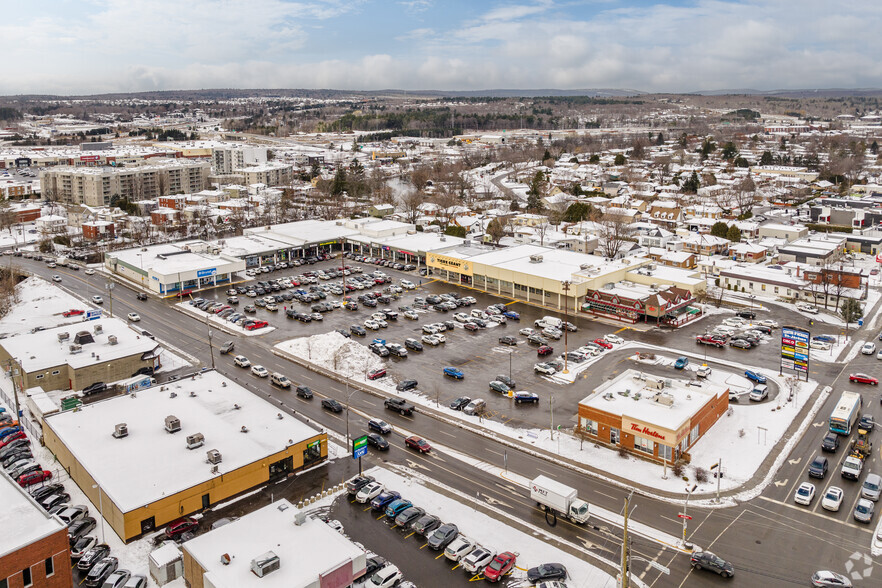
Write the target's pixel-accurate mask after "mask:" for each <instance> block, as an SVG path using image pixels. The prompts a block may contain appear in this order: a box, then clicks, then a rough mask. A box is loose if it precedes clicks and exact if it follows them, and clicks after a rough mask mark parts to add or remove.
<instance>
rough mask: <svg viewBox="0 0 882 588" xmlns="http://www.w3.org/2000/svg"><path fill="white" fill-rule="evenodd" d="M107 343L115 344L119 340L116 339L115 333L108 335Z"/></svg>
mask: <svg viewBox="0 0 882 588" xmlns="http://www.w3.org/2000/svg"><path fill="white" fill-rule="evenodd" d="M107 343H108V345H116V344H117V343H119V341H117V339H116V335H108V337H107Z"/></svg>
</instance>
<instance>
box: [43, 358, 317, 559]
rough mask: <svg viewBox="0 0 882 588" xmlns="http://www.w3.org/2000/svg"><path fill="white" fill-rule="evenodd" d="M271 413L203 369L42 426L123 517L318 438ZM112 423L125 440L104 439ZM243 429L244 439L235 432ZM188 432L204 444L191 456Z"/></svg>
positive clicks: (276, 412) (313, 432)
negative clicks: (121, 426)
mask: <svg viewBox="0 0 882 588" xmlns="http://www.w3.org/2000/svg"><path fill="white" fill-rule="evenodd" d="M172 393H174V397H172ZM237 406H238V407H239V408H237ZM279 414H280V413H279V410H278V408H277V407H275V406H274V405H272V404H270V403H269V402H267V401H265V400H263V399H262V398H260V397H259V396H257V395H255V394H252V393H251V392H249V391H248V390H246V389H245V388H243V387H242V386H240V385H239V384H236V383H235V382H233V381H232V380H228V379H227V378H225V377H224V376H222V375H221V374H219V373H217V372H215V371H207V372H204V373H202V374H199V375H197V376H195V377H194V378H193V379H184V380H178V381H176V382H174V383H171V384H168V385H167V386H163V387H160V386H153V387H152V388H146V389H141V390H138V392H137V394H131V395H126V396H117V397H114V398H110V399H108V400H103V401H100V402H93V403H90V404H86V405H84V406H83V407H82V408H81V409H80V410H78V411H67V412H63V413H59V414H55V415H52V416H50V417H47V418H46V421H45V422H46V425H47V426H49V427H50V428H51V429H52V430H53V431H55V433H56V434H57V435H58V438H59V439H60V440H61V442H62V443H64V445H65V446H66V447H67V448H68V449H69V450H70V452H71V453H72V454H73V456H74V457H75V458H76V460H77V461H78V462H79V463H80V465H82V467H83V468H84V469H85V470H86V471H87V472H88V473H89V475H90V476H91V477H92V478H93V479H94V480H95V482H96V483H97V484H99V485H100V486H101V489H102V491H103V492H104V493H105V494H107V496H109V497H110V498H112V499H113V502H114V504H116V505H117V506H118V507H119V508H120V510H122V512H129V511H131V510H133V509H135V508H138V507H141V506H144V505H146V504H149V503H151V502H154V501H156V500H159V499H161V498H163V497H165V496H169V495H172V494H175V493H177V492H180V491H182V490H185V489H187V488H192V487H193V486H196V485H197V484H201V483H203V482H206V481H208V480H211V479H212V478H215V477H216V476H222V475H224V474H227V473H229V472H231V471H234V470H237V469H239V468H241V467H242V466H245V465H248V464H251V463H254V462H256V461H259V460H261V459H263V458H265V457H267V456H269V455H272V454H274V453H278V452H280V451H284V450H285V448H286V447H289V446H291V445H294V444H297V443H300V442H302V441H304V440H306V439H310V438H312V437H315V436H316V435H318V434H319V433H318V431H316V430H315V429H313V428H312V427H310V426H308V425H306V424H305V423H303V422H301V421H300V420H298V419H296V418H294V417H291V416H288V415H283V417H282V418H281V419H280V418H278V415H279ZM169 415H175V416H177V417H178V418H179V419H180V421H181V430H180V431H179V432H177V433H174V434H170V433H167V432H166V430H165V417H167V416H169ZM118 423H126V424H127V426H128V430H129V434H128V436H127V437H123V438H121V439H115V438H113V437H112V436H111V433H113V431H114V427H115V426H116V425H117V424H118ZM243 426H244V427H247V429H248V432H247V433H243V432H241V428H242V427H243ZM195 433H202V434H203V435H204V436H205V445H204V446H203V447H202V448H199V449H196V450H192V451H191V450H189V449H187V443H186V437H187V436H188V435H193V434H195ZM209 449H217V450H218V451H219V452H220V453H221V455H222V458H223V461H222V462H221V463H219V464H217V466H218V470H219V471H218V473H216V474H214V473H212V471H211V467H212V466H211V464H209V463H208V462H207V461H206V458H205V452H206V451H207V450H209ZM255 555H258V554H255Z"/></svg>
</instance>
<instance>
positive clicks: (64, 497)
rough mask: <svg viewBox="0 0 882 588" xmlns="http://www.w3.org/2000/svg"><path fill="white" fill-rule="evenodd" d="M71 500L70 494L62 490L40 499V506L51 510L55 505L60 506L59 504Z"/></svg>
mask: <svg viewBox="0 0 882 588" xmlns="http://www.w3.org/2000/svg"><path fill="white" fill-rule="evenodd" d="M68 500H70V494H67V493H66V492H61V493H58V494H51V495H49V496H47V497H46V498H44V499H43V500H41V501H40V506H42V507H43V508H44V509H46V510H49V509H51V508H52V507H54V506H58V505H59V504H63V503H65V502H67V501H68Z"/></svg>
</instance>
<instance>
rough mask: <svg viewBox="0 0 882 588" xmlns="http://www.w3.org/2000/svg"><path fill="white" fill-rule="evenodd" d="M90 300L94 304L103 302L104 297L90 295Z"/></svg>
mask: <svg viewBox="0 0 882 588" xmlns="http://www.w3.org/2000/svg"><path fill="white" fill-rule="evenodd" d="M92 302H94V303H95V304H104V299H103V298H101V297H100V296H92Z"/></svg>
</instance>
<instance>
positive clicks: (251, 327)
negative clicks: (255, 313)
mask: <svg viewBox="0 0 882 588" xmlns="http://www.w3.org/2000/svg"><path fill="white" fill-rule="evenodd" d="M268 324H269V323H268V322H266V321H255V322H253V323H252V324H250V325H248V326H246V327H245V328H246V329H248V330H249V331H253V330H255V329H262V328H264V327H265V326H267V325H268Z"/></svg>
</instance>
